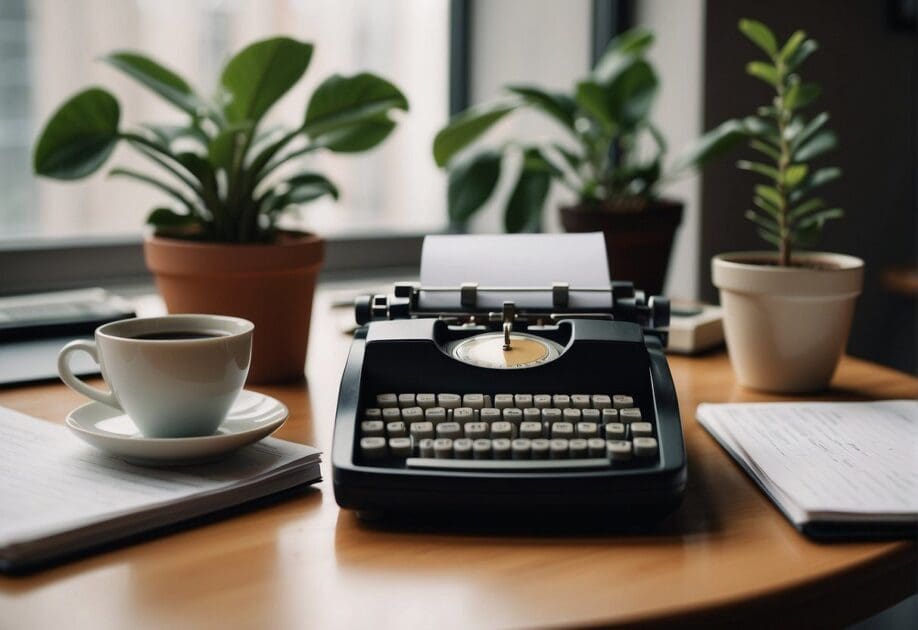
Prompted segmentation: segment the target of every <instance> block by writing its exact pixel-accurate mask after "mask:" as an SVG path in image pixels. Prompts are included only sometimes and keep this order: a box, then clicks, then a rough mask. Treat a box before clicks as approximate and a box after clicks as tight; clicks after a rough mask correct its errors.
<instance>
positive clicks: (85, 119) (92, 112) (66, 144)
mask: <svg viewBox="0 0 918 630" xmlns="http://www.w3.org/2000/svg"><path fill="white" fill-rule="evenodd" d="M120 118H121V108H120V107H119V106H118V101H117V100H115V97H114V96H112V95H111V94H110V93H108V92H106V91H105V90H103V89H100V88H89V89H88V90H84V91H82V92H80V93H79V94H76V95H75V96H73V97H71V98H70V99H69V100H67V101H66V102H65V103H64V104H63V105H61V106H60V108H59V109H58V110H57V111H56V112H54V114H52V116H51V119H50V120H49V121H48V122H47V124H45V128H44V130H43V131H42V132H41V135H40V136H39V138H38V143H37V145H36V147H35V154H34V155H33V160H32V168H33V169H34V171H35V173H36V174H38V175H43V176H45V177H53V178H55V179H80V178H82V177H86V176H87V175H90V174H92V173H94V172H95V171H97V170H98V169H99V167H101V166H102V164H104V163H105V161H106V160H107V159H108V156H110V155H111V154H112V151H114V149H115V145H116V144H118V139H119V132H118V122H119V120H120Z"/></svg>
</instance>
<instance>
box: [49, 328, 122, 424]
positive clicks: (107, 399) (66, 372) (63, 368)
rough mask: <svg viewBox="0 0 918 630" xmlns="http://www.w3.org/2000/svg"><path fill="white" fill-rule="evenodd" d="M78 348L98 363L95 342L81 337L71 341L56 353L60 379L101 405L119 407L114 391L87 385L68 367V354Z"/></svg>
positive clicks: (97, 351)
mask: <svg viewBox="0 0 918 630" xmlns="http://www.w3.org/2000/svg"><path fill="white" fill-rule="evenodd" d="M79 350H82V351H83V352H85V353H86V354H88V355H89V356H91V357H92V360H93V361H95V362H96V363H99V350H98V348H97V347H96V342H94V341H84V340H82V339H77V340H76V341H71V342H70V343H68V344H67V345H66V346H64V347H63V348H61V351H60V353H59V354H58V355H57V373H58V374H60V376H61V380H62V381H64V383H65V384H66V385H67V387H69V388H70V389H72V390H73V391H75V392H77V393H80V394H83V395H84V396H86V397H87V398H91V399H92V400H96V401H98V402H100V403H102V404H103V405H108V406H109V407H114V408H116V409H121V405H120V404H119V403H118V399H117V398H116V397H115V394H114V392H111V391H105V390H103V389H99V388H97V387H92V386H90V385H87V384H86V383H84V382H83V381H81V380H80V379H79V378H77V377H76V375H75V374H74V373H73V371H72V370H71V369H70V360H69V359H70V355H71V354H72V353H73V352H77V351H79ZM99 365H101V364H99Z"/></svg>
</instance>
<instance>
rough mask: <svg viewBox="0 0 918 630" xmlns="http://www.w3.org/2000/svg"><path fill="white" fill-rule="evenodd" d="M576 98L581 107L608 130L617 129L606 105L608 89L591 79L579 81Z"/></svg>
mask: <svg viewBox="0 0 918 630" xmlns="http://www.w3.org/2000/svg"><path fill="white" fill-rule="evenodd" d="M574 100H576V101H577V104H578V105H579V106H580V108H581V109H582V110H583V111H584V112H586V113H587V114H588V115H589V116H591V117H592V118H593V119H594V120H596V121H597V122H598V123H599V124H600V126H601V127H603V128H604V129H605V130H606V131H607V132H611V131H612V130H613V129H615V121H614V120H613V119H612V115H611V114H610V113H609V110H608V107H607V105H606V90H605V89H604V88H603V86H602V85H600V84H599V83H597V82H596V81H593V80H591V79H584V80H583V81H579V82H578V83H577V87H576V91H575V93H574Z"/></svg>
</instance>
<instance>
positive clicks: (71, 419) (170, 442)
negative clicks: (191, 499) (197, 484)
mask: <svg viewBox="0 0 918 630" xmlns="http://www.w3.org/2000/svg"><path fill="white" fill-rule="evenodd" d="M287 415H288V411H287V407H285V406H284V404H283V403H282V402H280V401H279V400H276V399H274V398H271V397H270V396H265V395H263V394H258V393H256V392H251V391H247V390H244V391H242V392H241V393H240V394H239V397H238V398H237V399H236V402H234V403H233V406H232V407H231V408H230V411H229V414H228V415H227V416H226V419H225V420H224V421H223V424H221V425H220V426H219V427H218V428H217V432H216V433H214V434H213V435H203V436H200V437H185V438H147V437H144V436H143V435H141V434H140V431H139V430H138V429H137V427H136V426H135V425H134V422H133V421H132V420H131V419H130V417H128V416H127V415H126V414H125V413H124V412H123V411H122V410H121V409H115V408H113V407H109V406H108V405H103V404H102V403H98V402H91V403H88V404H85V405H83V406H82V407H77V408H76V409H74V410H73V411H71V412H70V414H69V415H68V416H67V426H68V427H70V430H71V431H73V432H74V433H75V434H76V435H77V437H79V438H80V439H81V440H83V441H85V442H88V443H89V444H91V445H92V446H95V447H96V448H98V449H100V450H103V451H105V452H106V453H109V454H110V455H114V456H116V457H119V458H121V459H123V460H125V461H127V462H129V463H131V464H138V465H140V466H186V465H189V464H201V463H205V462H210V461H214V460H216V459H220V458H221V457H224V456H226V455H228V454H230V453H231V452H233V451H235V450H237V449H239V448H242V447H243V446H246V445H247V444H251V443H253V442H257V441H258V440H260V439H262V438H264V437H266V436H268V435H270V434H271V433H273V432H274V431H275V430H277V428H278V427H280V426H281V425H282V424H284V421H285V420H286V419H287Z"/></svg>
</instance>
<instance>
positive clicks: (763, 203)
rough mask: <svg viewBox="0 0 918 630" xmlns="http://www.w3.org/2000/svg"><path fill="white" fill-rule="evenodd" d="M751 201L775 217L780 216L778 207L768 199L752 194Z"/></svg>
mask: <svg viewBox="0 0 918 630" xmlns="http://www.w3.org/2000/svg"><path fill="white" fill-rule="evenodd" d="M752 203H754V204H755V205H756V206H757V207H759V208H760V209H762V210H763V211H765V212H767V213H768V214H770V215H771V216H773V217H775V218H777V217H779V216H781V211H780V210H779V209H778V206H776V205H773V204H772V203H771V202H770V201H768V200H767V199H765V198H764V197H761V196H760V195H754V196H753V197H752Z"/></svg>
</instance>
